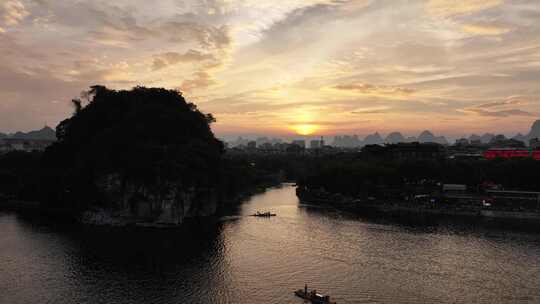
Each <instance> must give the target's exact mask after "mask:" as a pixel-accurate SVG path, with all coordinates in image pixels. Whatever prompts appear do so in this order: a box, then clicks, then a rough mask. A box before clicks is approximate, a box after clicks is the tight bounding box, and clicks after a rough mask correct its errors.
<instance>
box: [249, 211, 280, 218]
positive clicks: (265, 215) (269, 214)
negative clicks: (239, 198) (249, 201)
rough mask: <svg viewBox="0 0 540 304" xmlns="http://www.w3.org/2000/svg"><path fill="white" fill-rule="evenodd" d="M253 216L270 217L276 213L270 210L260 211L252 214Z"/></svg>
mask: <svg viewBox="0 0 540 304" xmlns="http://www.w3.org/2000/svg"><path fill="white" fill-rule="evenodd" d="M251 216H258V217H270V216H276V214H275V213H270V211H266V212H259V211H257V213H254V214H252V215H251Z"/></svg>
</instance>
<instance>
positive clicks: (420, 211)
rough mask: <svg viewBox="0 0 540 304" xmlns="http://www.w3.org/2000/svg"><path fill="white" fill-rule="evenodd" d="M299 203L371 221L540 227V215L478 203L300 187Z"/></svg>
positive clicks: (538, 213)
mask: <svg viewBox="0 0 540 304" xmlns="http://www.w3.org/2000/svg"><path fill="white" fill-rule="evenodd" d="M296 194H297V196H298V198H299V199H300V201H302V202H305V203H309V204H318V205H325V206H330V207H333V208H336V209H339V210H345V211H348V212H352V213H356V214H361V215H366V216H370V217H392V218H397V219H405V220H419V221H437V220H439V219H449V218H450V219H451V218H456V219H466V220H468V221H472V222H479V223H480V222H482V223H487V224H501V225H504V226H506V227H509V228H523V229H527V230H529V229H530V228H533V229H536V228H538V227H540V212H536V211H532V210H531V211H509V210H496V209H493V208H490V207H486V206H484V205H482V204H481V203H478V202H469V203H467V204H463V203H462V204H450V203H446V204H445V203H442V202H438V203H436V202H424V203H418V202H408V201H399V200H377V199H367V200H360V199H355V198H352V197H347V196H344V195H341V194H332V193H328V192H324V191H313V190H308V189H305V188H301V187H298V188H297V189H296Z"/></svg>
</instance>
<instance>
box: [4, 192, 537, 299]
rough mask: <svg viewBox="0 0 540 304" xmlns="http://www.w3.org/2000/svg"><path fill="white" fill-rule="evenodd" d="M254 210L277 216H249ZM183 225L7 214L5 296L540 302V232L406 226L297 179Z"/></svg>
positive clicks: (472, 226) (441, 226) (19, 297)
mask: <svg viewBox="0 0 540 304" xmlns="http://www.w3.org/2000/svg"><path fill="white" fill-rule="evenodd" d="M256 210H271V211H274V212H276V213H278V216H277V217H274V218H255V217H249V216H246V215H248V214H250V213H252V212H254V211H256ZM233 214H234V215H232V216H230V217H224V218H222V219H221V220H220V221H219V222H218V223H199V224H193V225H192V227H190V229H191V230H190V231H191V232H186V231H126V230H118V229H113V230H110V229H81V228H73V227H71V228H66V227H59V226H53V225H51V224H50V223H45V222H43V223H39V222H38V223H36V220H35V219H32V220H29V219H24V218H20V217H18V216H16V215H14V214H8V213H0V303H2V304H3V303H6V304H7V303H9V304H16V303H285V304H288V303H302V301H301V300H299V299H297V298H295V297H294V296H293V294H292V291H293V290H294V289H297V288H302V287H303V286H304V282H307V283H308V284H310V286H313V287H316V288H317V289H319V290H321V291H323V292H328V293H330V294H331V295H332V296H333V297H334V300H336V301H337V302H338V303H339V304H341V303H540V234H535V233H519V232H508V231H503V230H496V229H492V228H489V229H488V228H482V227H475V226H474V225H468V224H459V223H455V222H454V223H453V224H437V225H428V226H426V225H422V226H418V225H406V226H404V225H400V224H396V223H384V222H373V221H367V220H363V219H359V218H356V217H354V216H351V215H347V214H345V213H340V212H337V211H333V210H328V209H322V208H316V207H314V206H303V205H299V203H298V200H297V198H296V196H295V194H294V188H293V187H292V186H284V187H282V188H276V189H271V190H269V191H267V192H266V193H264V194H260V195H256V196H254V197H253V198H251V199H250V200H249V201H247V202H246V203H245V204H244V205H243V206H242V207H241V208H240V209H239V210H238V211H237V212H233Z"/></svg>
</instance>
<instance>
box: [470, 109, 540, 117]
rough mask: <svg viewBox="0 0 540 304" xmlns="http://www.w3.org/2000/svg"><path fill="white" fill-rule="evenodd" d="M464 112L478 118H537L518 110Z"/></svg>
mask: <svg viewBox="0 0 540 304" xmlns="http://www.w3.org/2000/svg"><path fill="white" fill-rule="evenodd" d="M464 112H469V113H474V114H477V115H479V116H486V117H509V116H537V115H535V114H533V113H529V112H526V111H523V110H519V109H509V110H500V111H487V110H483V109H467V110H464Z"/></svg>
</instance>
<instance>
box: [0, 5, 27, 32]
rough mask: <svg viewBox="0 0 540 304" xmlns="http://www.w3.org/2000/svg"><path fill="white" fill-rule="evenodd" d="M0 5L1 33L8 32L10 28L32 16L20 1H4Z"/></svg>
mask: <svg viewBox="0 0 540 304" xmlns="http://www.w3.org/2000/svg"><path fill="white" fill-rule="evenodd" d="M4 1H5V2H4V3H2V4H0V33H3V32H5V31H6V28H7V27H9V26H15V25H17V24H19V23H20V22H21V21H22V20H24V18H26V17H27V16H28V15H30V12H28V10H26V8H25V6H24V4H23V3H22V2H21V1H19V0H4Z"/></svg>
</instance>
